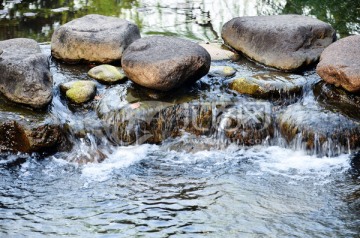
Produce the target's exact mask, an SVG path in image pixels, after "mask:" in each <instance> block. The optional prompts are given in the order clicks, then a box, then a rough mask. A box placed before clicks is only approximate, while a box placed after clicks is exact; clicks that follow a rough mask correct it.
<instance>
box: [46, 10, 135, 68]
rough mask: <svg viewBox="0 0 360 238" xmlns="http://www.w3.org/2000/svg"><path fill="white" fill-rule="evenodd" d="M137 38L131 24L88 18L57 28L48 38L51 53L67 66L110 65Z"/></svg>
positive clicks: (115, 18) (105, 17)
mask: <svg viewBox="0 0 360 238" xmlns="http://www.w3.org/2000/svg"><path fill="white" fill-rule="evenodd" d="M139 38H140V32H139V29H138V27H137V26H136V25H135V24H134V23H131V22H128V21H126V20H123V19H120V18H117V17H107V16H101V15H96V14H91V15H87V16H84V17H81V18H78V19H75V20H73V21H70V22H68V23H66V24H64V25H62V26H60V27H59V28H57V29H56V30H55V32H54V34H53V35H52V38H51V53H52V55H53V56H54V57H55V58H57V59H60V60H63V61H65V62H69V63H77V62H81V61H85V62H99V63H109V62H112V61H117V60H120V59H121V56H122V54H123V51H124V50H125V49H126V48H127V47H128V46H129V45H130V44H131V43H132V42H133V41H135V40H137V39H139Z"/></svg>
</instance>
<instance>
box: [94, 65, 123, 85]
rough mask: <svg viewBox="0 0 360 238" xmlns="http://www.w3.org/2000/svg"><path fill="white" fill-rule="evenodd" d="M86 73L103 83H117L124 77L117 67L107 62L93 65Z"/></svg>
mask: <svg viewBox="0 0 360 238" xmlns="http://www.w3.org/2000/svg"><path fill="white" fill-rule="evenodd" d="M88 75H89V76H90V77H92V78H94V79H96V80H98V81H99V82H101V83H104V84H114V83H118V82H120V81H121V80H123V79H124V78H125V77H126V76H125V74H123V73H122V72H121V71H120V69H119V68H116V67H115V66H112V65H108V64H103V65H99V66H95V67H94V68H92V69H90V70H89V72H88Z"/></svg>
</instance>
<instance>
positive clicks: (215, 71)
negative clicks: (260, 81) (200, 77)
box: [208, 66, 236, 78]
mask: <svg viewBox="0 0 360 238" xmlns="http://www.w3.org/2000/svg"><path fill="white" fill-rule="evenodd" d="M235 73H236V70H235V69H234V68H233V67H230V66H211V67H210V71H209V74H208V75H209V76H212V77H223V78H225V77H230V76H233V75H234V74H235Z"/></svg>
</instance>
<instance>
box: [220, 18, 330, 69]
mask: <svg viewBox="0 0 360 238" xmlns="http://www.w3.org/2000/svg"><path fill="white" fill-rule="evenodd" d="M221 35H222V38H223V39H224V41H225V43H226V44H228V45H229V46H231V47H232V48H234V49H236V50H238V51H241V52H242V53H244V54H245V55H247V56H248V57H250V58H251V59H254V60H256V61H258V62H260V63H262V64H264V65H267V66H271V67H274V68H278V69H281V70H296V69H299V68H300V67H303V66H306V65H309V64H312V63H314V62H316V61H318V59H319V56H320V54H321V52H322V51H323V50H324V49H325V48H326V47H327V46H328V45H330V44H331V43H332V42H333V41H334V39H335V30H334V29H333V28H332V27H331V26H330V25H329V24H327V23H324V22H322V21H319V20H317V19H314V18H311V17H306V16H300V15H277V16H256V17H237V18H234V19H232V20H230V21H229V22H227V23H226V24H225V25H224V26H223V28H222V33H221Z"/></svg>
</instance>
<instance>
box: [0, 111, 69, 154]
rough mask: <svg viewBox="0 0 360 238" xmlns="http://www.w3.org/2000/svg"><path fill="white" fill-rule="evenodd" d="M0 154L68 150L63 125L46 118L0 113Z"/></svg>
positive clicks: (67, 141)
mask: <svg viewBox="0 0 360 238" xmlns="http://www.w3.org/2000/svg"><path fill="white" fill-rule="evenodd" d="M0 118H1V122H0V152H14V153H16V152H23V153H33V152H39V153H43V152H45V153H54V152H57V151H64V150H67V149H69V148H70V146H71V143H70V142H69V140H68V138H67V132H66V129H65V128H64V126H63V125H61V124H58V123H56V122H55V121H53V120H52V119H51V117H48V116H44V117H41V116H38V115H36V116H33V115H26V117H24V116H19V115H18V112H17V113H11V112H1V113H0Z"/></svg>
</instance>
